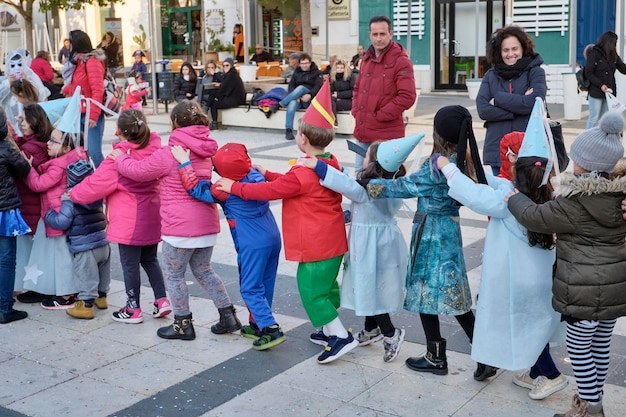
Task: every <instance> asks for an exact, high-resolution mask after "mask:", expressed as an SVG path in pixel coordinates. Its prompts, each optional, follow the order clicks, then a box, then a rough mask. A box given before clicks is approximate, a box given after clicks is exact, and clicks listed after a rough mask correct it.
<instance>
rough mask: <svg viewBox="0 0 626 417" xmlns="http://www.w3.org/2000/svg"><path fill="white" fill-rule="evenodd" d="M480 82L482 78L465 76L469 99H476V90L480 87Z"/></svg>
mask: <svg viewBox="0 0 626 417" xmlns="http://www.w3.org/2000/svg"><path fill="white" fill-rule="evenodd" d="M482 82H483V79H482V78H467V79H466V80H465V85H466V86H467V93H468V94H469V98H470V100H476V96H478V90H479V89H480V84H481V83H482Z"/></svg>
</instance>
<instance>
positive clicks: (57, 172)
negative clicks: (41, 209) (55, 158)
mask: <svg viewBox="0 0 626 417" xmlns="http://www.w3.org/2000/svg"><path fill="white" fill-rule="evenodd" d="M64 176H65V168H62V167H60V166H58V165H49V166H48V169H47V170H46V172H42V173H41V175H39V174H38V173H37V170H35V169H34V168H32V167H31V168H30V171H29V172H28V175H27V176H26V179H25V180H24V181H25V182H26V185H28V188H30V189H31V190H32V191H35V192H37V193H41V192H43V191H47V190H49V189H50V188H53V187H55V186H56V185H57V184H58V183H59V181H61V178H63V177H64Z"/></svg>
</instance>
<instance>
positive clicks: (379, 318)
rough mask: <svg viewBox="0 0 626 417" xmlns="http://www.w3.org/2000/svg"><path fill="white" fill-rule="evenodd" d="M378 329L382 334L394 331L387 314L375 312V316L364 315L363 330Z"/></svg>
mask: <svg viewBox="0 0 626 417" xmlns="http://www.w3.org/2000/svg"><path fill="white" fill-rule="evenodd" d="M376 327H378V328H379V329H380V332H381V333H382V334H390V333H395V331H396V328H395V326H394V325H393V323H392V322H391V317H390V316H389V314H387V313H385V314H377V315H375V316H365V330H368V331H369V330H374V329H375V328H376Z"/></svg>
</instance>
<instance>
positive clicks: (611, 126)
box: [569, 112, 624, 173]
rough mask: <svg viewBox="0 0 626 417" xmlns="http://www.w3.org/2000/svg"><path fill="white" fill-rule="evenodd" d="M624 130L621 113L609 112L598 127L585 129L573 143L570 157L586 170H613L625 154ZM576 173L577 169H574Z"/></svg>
mask: <svg viewBox="0 0 626 417" xmlns="http://www.w3.org/2000/svg"><path fill="white" fill-rule="evenodd" d="M622 130H624V119H623V118H622V114H621V113H617V112H608V113H605V114H604V116H602V118H601V119H600V122H599V123H598V126H597V127H594V128H592V129H588V130H585V131H584V132H583V133H581V134H580V135H578V137H577V138H576V139H575V140H574V143H572V148H571V150H570V154H569V156H570V158H571V159H572V161H574V163H575V164H576V165H578V166H579V167H580V168H583V169H584V170H586V171H589V172H593V171H598V172H608V173H610V172H613V170H614V169H615V164H616V163H617V161H618V160H619V159H620V158H621V157H623V156H624V146H623V145H622V141H621V138H620V133H621V132H622ZM574 173H580V172H576V169H574Z"/></svg>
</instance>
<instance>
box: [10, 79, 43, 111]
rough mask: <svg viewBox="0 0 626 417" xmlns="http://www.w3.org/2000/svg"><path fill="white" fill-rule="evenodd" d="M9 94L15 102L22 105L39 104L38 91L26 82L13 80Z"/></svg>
mask: <svg viewBox="0 0 626 417" xmlns="http://www.w3.org/2000/svg"><path fill="white" fill-rule="evenodd" d="M11 93H12V94H13V95H14V96H15V98H17V101H19V102H20V103H22V104H23V105H27V104H37V103H38V102H39V91H37V88H36V87H35V86H34V85H33V83H31V82H30V81H28V80H25V79H24V80H15V81H13V82H12V83H11Z"/></svg>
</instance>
